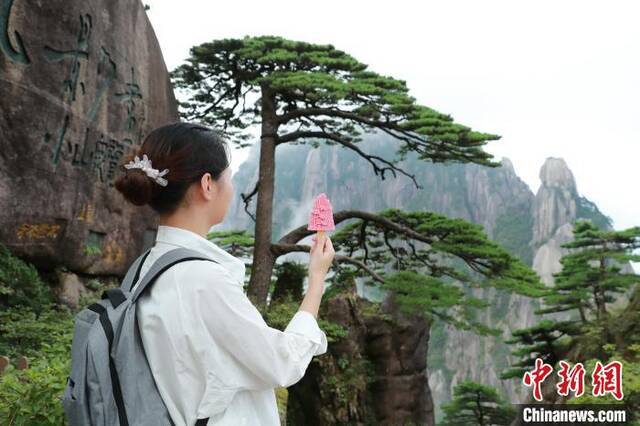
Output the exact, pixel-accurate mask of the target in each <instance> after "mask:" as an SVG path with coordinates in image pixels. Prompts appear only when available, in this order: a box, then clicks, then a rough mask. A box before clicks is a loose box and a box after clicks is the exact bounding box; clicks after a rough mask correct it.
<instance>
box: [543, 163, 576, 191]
mask: <svg viewBox="0 0 640 426" xmlns="http://www.w3.org/2000/svg"><path fill="white" fill-rule="evenodd" d="M540 180H541V181H542V185H543V186H547V187H563V188H569V189H574V190H575V189H576V181H575V179H574V178H573V173H571V170H570V169H569V166H567V163H566V162H565V161H564V159H563V158H556V157H547V159H546V160H545V162H544V164H543V165H542V168H541V169H540Z"/></svg>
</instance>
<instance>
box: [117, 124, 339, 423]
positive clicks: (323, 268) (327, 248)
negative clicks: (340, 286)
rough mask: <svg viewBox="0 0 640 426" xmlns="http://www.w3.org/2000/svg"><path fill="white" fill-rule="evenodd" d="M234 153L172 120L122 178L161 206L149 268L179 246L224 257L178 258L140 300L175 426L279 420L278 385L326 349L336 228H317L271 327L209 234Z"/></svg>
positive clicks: (131, 194) (129, 191)
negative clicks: (294, 295)
mask: <svg viewBox="0 0 640 426" xmlns="http://www.w3.org/2000/svg"><path fill="white" fill-rule="evenodd" d="M228 153H229V152H228V149H227V145H226V143H225V142H224V141H223V140H222V139H221V137H220V136H219V135H218V134H217V133H216V132H214V131H213V130H211V129H209V128H208V127H205V126H201V125H197V124H189V123H173V124H169V125H165V126H162V127H159V128H157V129H155V130H153V131H152V132H151V133H150V134H149V135H148V136H147V137H146V139H145V141H144V143H143V144H142V147H141V148H140V152H139V153H138V156H142V155H143V154H146V156H147V158H146V159H145V160H147V159H148V161H149V162H150V163H151V164H150V165H149V163H148V162H146V161H145V160H143V161H144V163H145V164H146V167H130V166H131V165H132V163H129V167H130V168H127V171H126V174H124V175H123V176H122V177H120V178H119V179H118V181H117V182H116V188H117V189H118V190H119V191H120V192H121V193H122V194H123V195H124V197H125V198H126V199H127V200H129V201H130V202H132V203H133V204H135V205H138V206H141V205H145V204H148V205H150V206H151V207H152V208H153V209H154V210H155V211H157V212H158V213H159V215H160V225H159V227H158V232H157V236H156V241H155V245H154V246H153V247H152V249H151V252H150V254H149V255H148V256H147V258H146V260H145V262H144V264H143V265H142V269H141V276H143V275H144V274H145V272H146V271H148V270H149V268H150V266H151V264H152V263H153V262H154V261H155V260H157V259H158V258H159V257H160V255H162V254H163V253H165V252H167V251H169V250H171V249H174V248H176V247H188V248H191V249H195V250H198V251H200V252H202V253H203V254H205V255H208V256H209V257H211V258H212V259H214V260H215V261H217V262H218V263H214V262H209V261H205V260H193V261H188V262H182V263H179V264H177V265H174V266H173V267H171V268H170V269H168V270H167V271H166V272H164V273H163V274H162V275H161V276H160V277H159V278H158V280H157V281H156V283H155V284H154V286H153V288H152V289H151V291H150V292H148V293H146V294H145V295H144V296H142V297H141V299H140V300H139V302H138V321H139V327H140V333H141V338H142V341H143V345H144V348H145V352H146V355H147V359H148V361H149V365H150V366H151V370H152V372H153V376H154V378H155V381H156V384H157V386H158V390H159V392H160V395H161V396H162V399H163V401H164V402H165V404H166V406H167V409H168V410H169V413H170V415H171V418H172V420H173V421H174V423H175V424H176V425H177V426H182V425H189V426H191V425H194V424H196V422H197V420H198V419H206V418H209V421H208V423H206V424H208V425H223V424H224V425H234V426H238V425H280V420H279V417H278V410H277V405H276V398H275V392H274V388H275V387H278V386H290V385H292V384H294V383H296V382H297V381H299V380H300V379H301V378H302V376H304V373H305V371H306V369H307V366H308V365H309V363H310V362H311V359H312V357H313V356H314V355H321V354H323V353H325V352H326V350H327V338H326V335H325V333H324V332H323V331H322V330H321V329H320V328H319V327H318V323H317V320H316V317H317V315H318V307H319V304H320V300H321V298H322V293H323V290H324V277H325V275H326V273H327V271H328V269H329V267H330V265H331V262H332V260H333V256H334V250H333V245H332V243H331V240H330V239H329V238H328V237H326V236H324V237H320V238H319V239H318V240H317V241H315V238H314V243H313V246H312V248H311V253H310V260H309V286H308V290H307V292H306V295H305V297H304V300H303V301H302V304H301V305H300V308H299V310H298V311H297V312H296V314H295V315H294V316H293V318H292V319H291V321H290V322H289V324H288V325H287V327H286V329H285V330H284V331H280V330H278V329H275V328H271V327H269V326H268V325H267V324H266V323H265V321H264V319H263V318H262V316H261V314H260V312H259V311H258V310H257V309H256V308H255V306H254V305H253V304H252V303H251V301H250V300H249V299H248V298H247V296H246V295H245V293H244V289H243V284H244V277H245V265H244V262H243V261H241V260H239V259H237V258H235V257H233V256H232V255H230V254H229V253H227V252H226V251H224V250H223V249H221V248H220V247H218V246H217V245H216V244H215V243H213V242H211V241H209V240H208V239H206V238H205V237H206V235H207V233H208V231H209V229H210V228H211V227H212V226H213V225H215V224H217V223H220V222H222V220H223V219H224V217H225V215H226V212H227V209H228V208H229V205H230V203H231V200H232V198H233V186H232V184H231V170H230V168H229V163H230V158H229V156H228ZM140 164H141V163H140V162H138V166H140ZM165 169H168V171H165ZM135 287H136V286H134V290H135ZM199 424H204V422H203V421H202V420H201V421H200V423H199Z"/></svg>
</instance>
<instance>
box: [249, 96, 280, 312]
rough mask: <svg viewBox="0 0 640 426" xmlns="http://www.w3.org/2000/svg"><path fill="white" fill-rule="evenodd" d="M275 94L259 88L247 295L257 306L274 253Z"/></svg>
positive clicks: (262, 300)
mask: <svg viewBox="0 0 640 426" xmlns="http://www.w3.org/2000/svg"><path fill="white" fill-rule="evenodd" d="M277 130H278V125H277V122H276V109H275V97H274V95H273V93H272V92H271V91H270V90H269V89H268V87H266V86H263V87H262V136H261V139H260V166H259V167H260V170H259V175H258V176H259V177H258V193H257V197H258V200H257V204H256V227H255V245H254V249H253V265H252V270H251V279H250V280H249V287H248V290H247V295H248V296H249V298H250V299H252V301H253V303H254V304H255V305H256V307H257V308H258V309H260V310H261V309H262V308H263V307H264V306H265V305H266V303H267V295H268V292H269V284H270V282H271V274H272V272H273V266H274V264H275V260H276V258H275V255H274V254H273V253H272V252H271V233H272V230H273V227H272V223H273V194H274V180H275V179H274V178H275V166H276V163H275V152H276V149H275V148H276V132H277Z"/></svg>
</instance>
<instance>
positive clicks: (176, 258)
mask: <svg viewBox="0 0 640 426" xmlns="http://www.w3.org/2000/svg"><path fill="white" fill-rule="evenodd" d="M187 260H209V261H211V262H215V263H219V262H216V261H215V260H213V259H211V258H210V257H208V256H206V255H204V254H202V253H201V252H199V251H195V250H192V249H188V248H185V247H180V248H177V249H173V250H171V251H168V252H166V253H165V254H163V255H162V256H160V258H159V259H158V260H156V261H155V262H154V263H153V265H151V268H150V269H149V272H147V273H146V274H145V276H144V277H143V278H142V281H141V282H140V284H139V285H138V287H137V288H136V291H135V293H134V294H133V296H132V297H131V303H136V301H137V300H138V298H139V297H140V296H141V295H142V293H143V292H144V291H145V290H146V289H147V288H148V287H149V286H151V285H153V283H154V282H155V280H156V278H158V277H159V276H160V274H162V273H163V272H164V271H166V270H167V269H169V268H170V267H172V266H173V265H175V264H176V263H180V262H184V261H187Z"/></svg>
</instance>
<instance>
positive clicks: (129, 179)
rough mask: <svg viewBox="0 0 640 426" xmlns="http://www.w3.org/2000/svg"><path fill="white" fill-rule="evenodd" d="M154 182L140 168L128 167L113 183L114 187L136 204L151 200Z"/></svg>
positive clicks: (141, 204) (142, 204)
mask: <svg viewBox="0 0 640 426" xmlns="http://www.w3.org/2000/svg"><path fill="white" fill-rule="evenodd" d="M153 185H154V182H153V181H151V179H150V178H149V176H147V174H146V173H145V172H144V171H142V170H141V169H129V170H127V171H126V173H125V174H124V175H122V176H121V177H120V178H118V180H117V181H116V183H115V186H116V189H117V190H118V191H120V192H121V193H122V195H123V196H124V197H125V198H126V199H127V200H129V201H130V202H131V203H133V204H135V205H136V206H144V205H145V204H148V203H149V201H151V196H152V195H153Z"/></svg>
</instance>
